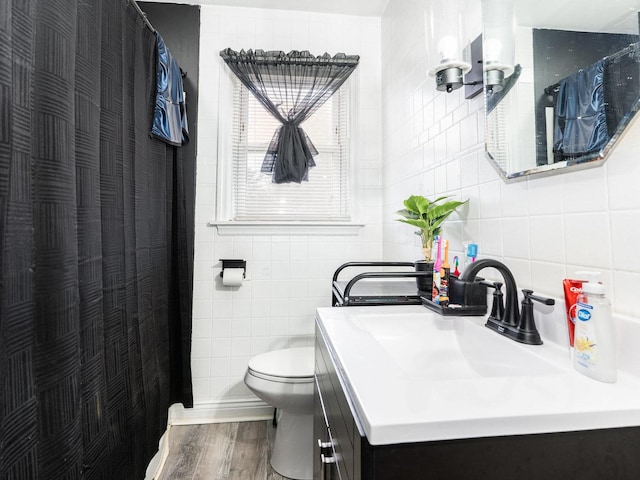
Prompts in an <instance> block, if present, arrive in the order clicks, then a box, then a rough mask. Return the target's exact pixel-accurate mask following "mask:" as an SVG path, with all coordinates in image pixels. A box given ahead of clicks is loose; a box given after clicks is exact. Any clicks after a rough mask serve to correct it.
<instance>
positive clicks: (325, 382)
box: [316, 336, 359, 480]
mask: <svg viewBox="0 0 640 480" xmlns="http://www.w3.org/2000/svg"><path fill="white" fill-rule="evenodd" d="M316 338H317V340H316V380H317V386H318V388H319V390H320V394H321V396H322V401H323V403H324V408H325V413H326V417H327V423H328V424H329V431H330V434H331V437H332V441H333V444H334V449H335V451H336V456H337V459H338V462H339V465H340V473H341V478H342V480H355V478H356V477H355V474H354V470H355V466H354V464H355V462H356V459H355V457H354V432H355V434H356V435H359V433H358V430H357V428H356V427H355V423H354V420H353V416H352V414H351V409H350V408H349V404H348V402H347V399H346V397H345V395H344V392H343V391H342V387H341V385H340V381H339V380H338V376H337V373H336V371H335V368H334V366H333V363H332V361H331V357H330V356H329V352H328V350H327V348H326V345H324V342H323V341H322V337H321V336H317V337H316ZM358 440H359V438H358Z"/></svg>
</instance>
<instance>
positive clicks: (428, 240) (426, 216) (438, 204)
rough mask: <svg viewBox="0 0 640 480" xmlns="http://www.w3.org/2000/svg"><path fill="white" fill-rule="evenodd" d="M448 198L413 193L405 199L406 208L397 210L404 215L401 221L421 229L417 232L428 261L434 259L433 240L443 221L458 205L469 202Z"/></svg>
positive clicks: (438, 233)
mask: <svg viewBox="0 0 640 480" xmlns="http://www.w3.org/2000/svg"><path fill="white" fill-rule="evenodd" d="M448 198H450V197H448V196H445V197H439V198H437V199H436V200H434V201H431V200H429V199H428V198H426V197H423V196H421V195H411V196H410V197H409V198H407V199H406V200H405V201H404V206H405V208H404V209H402V210H398V212H397V213H398V215H401V216H402V217H404V218H398V221H399V222H403V223H408V224H409V225H413V226H414V227H417V228H418V229H419V232H416V234H417V235H420V239H421V240H422V253H423V254H424V258H425V260H426V261H427V262H431V261H433V257H432V254H433V252H432V246H433V241H434V240H435V237H436V236H437V235H440V233H441V232H442V223H443V222H444V221H445V220H446V219H447V218H448V217H449V215H451V214H452V213H453V212H454V211H455V210H456V209H457V208H458V207H460V206H461V205H464V204H465V203H467V202H468V200H465V201H464V202H460V201H458V200H449V201H445V200H447V199H448Z"/></svg>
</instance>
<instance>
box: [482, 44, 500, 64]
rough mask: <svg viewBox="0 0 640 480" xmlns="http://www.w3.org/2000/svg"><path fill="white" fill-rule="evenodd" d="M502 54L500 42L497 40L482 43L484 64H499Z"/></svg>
mask: <svg viewBox="0 0 640 480" xmlns="http://www.w3.org/2000/svg"><path fill="white" fill-rule="evenodd" d="M501 54H502V42H501V41H500V40H498V39H497V38H489V39H487V40H486V41H485V42H484V55H485V62H487V63H500V55H501Z"/></svg>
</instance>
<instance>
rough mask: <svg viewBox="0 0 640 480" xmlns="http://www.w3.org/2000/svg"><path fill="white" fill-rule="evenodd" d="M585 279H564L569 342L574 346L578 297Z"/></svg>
mask: <svg viewBox="0 0 640 480" xmlns="http://www.w3.org/2000/svg"><path fill="white" fill-rule="evenodd" d="M583 281H584V280H571V279H567V278H565V279H564V280H563V281H562V285H563V286H564V303H565V305H566V307H567V328H568V329H569V344H570V345H571V346H572V347H573V331H574V328H575V325H576V299H577V298H578V295H579V294H580V293H582V282H583Z"/></svg>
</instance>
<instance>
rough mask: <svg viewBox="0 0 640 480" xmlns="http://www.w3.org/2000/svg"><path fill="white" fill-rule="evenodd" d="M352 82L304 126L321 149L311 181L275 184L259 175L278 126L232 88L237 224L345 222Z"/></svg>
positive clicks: (232, 197) (233, 208)
mask: <svg viewBox="0 0 640 480" xmlns="http://www.w3.org/2000/svg"><path fill="white" fill-rule="evenodd" d="M349 105H350V94H349V82H348V81H347V82H346V83H345V84H343V85H342V87H341V88H340V89H339V90H338V91H337V92H336V93H335V94H334V95H333V96H332V97H331V98H329V100H327V102H326V103H325V104H324V105H323V106H322V107H320V109H318V111H316V112H315V113H314V114H313V115H312V116H311V117H310V118H309V119H307V121H305V122H304V123H303V124H302V125H301V126H302V127H303V128H304V130H305V132H306V133H307V135H308V137H309V138H310V139H311V142H312V143H313V145H314V146H315V147H316V149H317V150H318V155H316V156H315V157H314V160H315V162H316V166H315V167H313V168H311V169H310V170H309V181H308V182H302V183H300V184H297V183H288V184H274V183H272V182H271V175H270V174H267V173H263V172H261V171H260V169H261V167H262V162H263V159H264V155H265V152H266V150H267V147H268V145H269V143H270V142H271V139H272V137H273V134H274V132H275V131H276V129H277V128H278V127H279V126H280V124H279V123H278V121H277V120H276V119H274V118H273V117H272V115H271V114H270V113H269V112H267V111H266V110H265V109H264V107H263V106H262V105H261V104H260V103H259V102H258V101H257V100H256V98H255V97H254V96H253V95H252V94H251V93H250V92H249V91H248V90H247V89H246V88H245V87H244V86H243V85H242V84H241V83H240V82H239V81H237V80H236V81H235V82H234V87H233V109H232V111H233V123H232V127H231V132H230V138H231V145H230V148H229V149H228V150H230V151H231V158H232V173H231V176H230V179H229V180H230V182H231V184H232V185H231V189H230V195H229V196H230V199H229V200H230V201H231V208H230V210H231V213H230V215H228V216H229V217H230V218H231V219H232V220H237V221H256V220H260V221H300V220H304V221H346V220H349V219H350V209H349V178H348V172H349V143H350V142H349Z"/></svg>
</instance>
